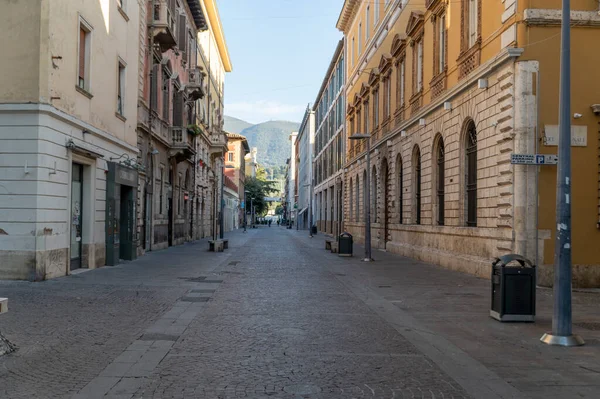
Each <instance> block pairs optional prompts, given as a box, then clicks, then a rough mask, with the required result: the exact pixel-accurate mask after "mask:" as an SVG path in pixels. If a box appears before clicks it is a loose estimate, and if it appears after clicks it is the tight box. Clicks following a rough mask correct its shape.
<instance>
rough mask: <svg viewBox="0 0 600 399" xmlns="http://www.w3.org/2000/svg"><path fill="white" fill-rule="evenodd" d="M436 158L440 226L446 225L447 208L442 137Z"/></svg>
mask: <svg viewBox="0 0 600 399" xmlns="http://www.w3.org/2000/svg"><path fill="white" fill-rule="evenodd" d="M434 156H435V162H436V176H435V177H436V182H435V185H436V193H437V204H436V205H437V224H438V225H439V226H443V225H444V208H445V198H446V190H445V180H444V179H445V164H444V161H445V154H444V140H443V139H442V136H440V135H438V137H437V140H436V145H435V149H434Z"/></svg>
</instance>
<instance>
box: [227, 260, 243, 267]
mask: <svg viewBox="0 0 600 399" xmlns="http://www.w3.org/2000/svg"><path fill="white" fill-rule="evenodd" d="M238 263H240V261H239V260H234V261H231V262H229V266H237V265H238Z"/></svg>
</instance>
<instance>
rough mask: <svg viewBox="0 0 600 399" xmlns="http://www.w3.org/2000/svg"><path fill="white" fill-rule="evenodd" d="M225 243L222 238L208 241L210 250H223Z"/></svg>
mask: <svg viewBox="0 0 600 399" xmlns="http://www.w3.org/2000/svg"><path fill="white" fill-rule="evenodd" d="M224 249H225V248H224V243H223V241H222V240H209V241H208V250H209V251H210V252H223V250H224Z"/></svg>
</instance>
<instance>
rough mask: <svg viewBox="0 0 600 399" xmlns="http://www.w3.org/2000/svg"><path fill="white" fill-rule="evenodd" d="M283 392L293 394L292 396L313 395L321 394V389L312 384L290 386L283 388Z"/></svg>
mask: <svg viewBox="0 0 600 399" xmlns="http://www.w3.org/2000/svg"><path fill="white" fill-rule="evenodd" d="M283 390H284V391H285V392H287V393H291V394H292V395H311V394H315V393H320V392H321V388H319V387H318V386H316V385H310V384H298V385H290V386H288V387H285V388H283Z"/></svg>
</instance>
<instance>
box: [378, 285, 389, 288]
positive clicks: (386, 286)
mask: <svg viewBox="0 0 600 399" xmlns="http://www.w3.org/2000/svg"><path fill="white" fill-rule="evenodd" d="M379 288H392V286H391V285H380V286H379Z"/></svg>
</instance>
